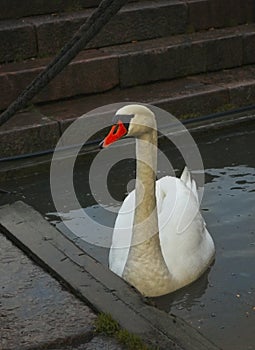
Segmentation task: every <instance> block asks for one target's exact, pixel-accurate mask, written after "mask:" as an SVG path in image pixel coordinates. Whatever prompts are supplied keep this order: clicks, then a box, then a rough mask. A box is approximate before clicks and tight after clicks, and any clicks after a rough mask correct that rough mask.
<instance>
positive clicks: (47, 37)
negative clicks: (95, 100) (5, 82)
mask: <svg viewBox="0 0 255 350" xmlns="http://www.w3.org/2000/svg"><path fill="white" fill-rule="evenodd" d="M38 1H39V0H38ZM38 1H36V2H34V3H37V2H38ZM86 1H87V0H86ZM86 1H83V2H82V1H81V0H80V2H82V3H84V4H85V3H86ZM39 2H40V1H39ZM70 2H71V0H70ZM9 3H10V2H9ZM24 3H26V1H24ZM50 3H51V4H52V5H51V6H49V11H52V10H50V9H51V8H52V6H53V4H58V2H55V1H53V2H50ZM63 3H65V2H63ZM67 3H68V1H67ZM22 4H23V2H22ZM42 4H43V2H42ZM55 6H57V5H55ZM58 6H60V5H58ZM22 7H23V5H21V6H18V5H17V9H19V8H22ZM26 8H28V9H29V8H30V7H29V6H27V7H26ZM32 8H33V6H32ZM32 8H31V10H32ZM60 9H61V11H63V9H62V8H61V6H60ZM91 11H92V9H82V10H80V11H71V12H70V11H69V12H62V13H53V14H50V15H40V16H32V17H25V18H21V19H16V20H2V21H0V47H1V48H2V49H1V52H0V62H3V63H5V62H10V61H20V60H22V59H27V58H31V57H46V56H49V55H55V54H56V53H57V52H58V51H59V50H60V48H61V47H62V46H63V45H64V44H65V43H66V42H67V41H68V40H69V39H70V38H71V37H72V35H73V34H74V33H75V32H76V30H77V29H78V28H79V27H80V26H81V25H82V24H83V23H84V22H85V20H86V19H87V18H88V16H89V15H90V14H91ZM26 16H29V14H26ZM254 21H255V3H254V1H253V0H246V1H245V2H243V1H241V0H173V1H169V0H159V1H153V0H146V1H145V0H143V1H136V2H133V3H129V4H127V5H126V6H124V7H123V9H122V10H121V11H120V12H119V14H117V15H116V16H115V17H114V18H113V19H112V20H111V21H110V23H108V24H107V25H106V26H105V28H104V29H103V31H102V33H100V34H99V35H98V36H97V37H96V38H95V39H94V40H93V41H92V42H91V43H90V44H89V47H90V48H99V47H104V46H109V45H117V44H121V43H127V42H132V41H141V40H148V39H153V38H161V37H165V36H169V35H176V34H181V33H190V32H195V31H200V30H207V29H209V28H223V27H229V26H236V25H240V24H245V23H251V22H254ZM53 33H54V35H53Z"/></svg>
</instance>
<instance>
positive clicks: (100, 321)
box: [95, 314, 120, 336]
mask: <svg viewBox="0 0 255 350" xmlns="http://www.w3.org/2000/svg"><path fill="white" fill-rule="evenodd" d="M95 327H96V332H97V333H103V334H105V335H108V336H114V335H115V334H116V333H118V332H119V330H120V326H119V325H118V323H117V322H116V321H114V320H113V319H112V317H111V315H109V314H99V315H98V317H97V319H96V322H95Z"/></svg>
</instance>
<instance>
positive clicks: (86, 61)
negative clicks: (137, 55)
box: [0, 51, 119, 109]
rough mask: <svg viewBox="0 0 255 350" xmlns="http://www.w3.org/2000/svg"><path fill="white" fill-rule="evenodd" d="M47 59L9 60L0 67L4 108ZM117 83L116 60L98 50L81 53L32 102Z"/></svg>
mask: <svg viewBox="0 0 255 350" xmlns="http://www.w3.org/2000/svg"><path fill="white" fill-rule="evenodd" d="M48 63H49V59H40V60H36V61H34V60H30V61H28V62H22V63H11V64H8V65H4V66H2V67H0V85H1V86H4V87H5V88H4V90H3V91H2V94H1V95H0V108H1V109H4V108H6V107H7V106H8V105H9V104H10V103H11V102H13V100H15V98H16V97H17V96H18V95H19V94H20V93H21V92H22V91H23V90H24V89H25V88H26V87H27V86H28V85H29V84H30V82H31V81H32V80H33V79H34V78H35V77H36V76H37V75H38V74H39V73H40V72H42V71H43V70H44V69H45V67H46V66H47V64H48ZM118 84H119V77H118V60H117V58H116V57H113V56H110V55H107V54H104V53H102V52H99V51H85V52H82V53H80V54H79V55H78V56H77V57H76V58H75V59H74V60H73V61H72V62H71V63H70V64H69V65H68V66H67V67H66V68H65V69H64V70H63V71H62V72H61V73H60V74H59V75H58V76H57V77H56V78H55V79H54V80H53V81H52V82H51V83H50V84H48V85H47V86H46V87H45V88H44V89H43V90H42V92H41V93H40V94H39V95H38V96H37V97H36V98H35V99H34V100H33V102H45V101H52V100H58V99H61V98H67V97H71V96H75V95H81V94H91V93H98V92H102V91H105V90H109V89H111V88H113V87H114V86H116V85H118Z"/></svg>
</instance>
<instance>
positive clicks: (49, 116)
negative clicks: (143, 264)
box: [0, 65, 255, 157]
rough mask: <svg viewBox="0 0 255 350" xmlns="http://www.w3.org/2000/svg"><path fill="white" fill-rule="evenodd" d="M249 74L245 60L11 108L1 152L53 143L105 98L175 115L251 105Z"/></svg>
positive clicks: (254, 88) (253, 83)
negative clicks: (210, 70) (201, 71)
mask: <svg viewBox="0 0 255 350" xmlns="http://www.w3.org/2000/svg"><path fill="white" fill-rule="evenodd" d="M254 76H255V66H254V65H251V66H245V67H242V68H235V69H228V70H224V71H220V72H214V73H206V74H201V75H197V76H191V77H187V78H181V79H176V80H171V81H164V82H157V83H153V84H148V85H142V86H136V87H133V88H128V89H119V88H115V89H113V90H110V91H107V92H104V93H101V94H96V95H90V96H83V97H80V98H75V99H70V100H65V101H58V102H54V103H51V104H45V105H36V106H34V107H33V108H31V109H30V110H27V111H23V112H20V113H18V114H16V115H15V116H14V117H13V118H12V119H11V120H10V121H8V122H7V123H6V124H5V125H3V126H2V127H1V128H0V152H1V157H8V156H15V155H21V154H26V153H33V152H38V151H39V152H40V151H45V150H49V149H53V148H54V147H55V145H56V143H57V141H58V139H59V137H60V136H61V135H62V133H63V132H64V131H65V129H66V128H67V127H68V126H69V125H70V124H71V123H72V122H73V121H74V120H75V119H76V118H78V117H79V116H81V115H83V114H85V113H87V112H89V111H91V110H93V109H95V108H98V107H100V106H103V105H107V104H111V103H116V102H121V101H137V102H141V103H150V104H154V105H156V106H158V107H161V108H163V109H165V110H167V111H169V112H170V113H172V114H173V115H175V116H176V117H179V118H193V117H195V116H201V115H205V114H211V113H213V112H217V111H223V110H226V109H229V108H231V109H233V108H237V107H242V106H247V105H252V104H254V101H255V78H254Z"/></svg>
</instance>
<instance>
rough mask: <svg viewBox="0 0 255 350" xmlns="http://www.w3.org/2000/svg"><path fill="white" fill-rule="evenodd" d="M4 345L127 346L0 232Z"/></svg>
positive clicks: (74, 349) (85, 349) (83, 349)
mask: <svg viewBox="0 0 255 350" xmlns="http://www.w3.org/2000/svg"><path fill="white" fill-rule="evenodd" d="M0 271H1V274H0V325H1V326H0V349H1V350H7V349H8V350H14V349H17V350H23V349H42V348H43V349H52V350H53V349H60V348H61V349H63V350H96V349H109V350H121V349H123V348H122V347H121V346H120V345H118V344H117V342H116V341H115V340H114V339H110V338H107V337H104V336H101V335H95V334H94V321H95V319H96V315H95V313H94V312H93V311H92V310H91V309H90V308H89V307H88V306H86V305H85V304H84V303H83V302H81V301H79V300H78V299H77V298H75V297H74V296H73V295H72V294H71V293H69V292H68V291H67V290H65V289H64V288H63V287H62V286H61V285H60V284H59V283H58V282H57V281H56V280H55V279H54V278H53V277H51V276H50V275H49V274H48V273H46V272H45V271H43V270H42V269H41V268H40V267H38V266H37V265H36V264H34V263H33V262H32V261H31V260H30V259H29V258H28V257H27V256H26V255H25V254H24V253H22V252H21V251H20V250H19V249H18V248H17V247H16V246H14V245H13V244H12V243H11V242H10V241H9V240H8V239H6V238H5V236H4V235H3V234H2V233H0Z"/></svg>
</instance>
